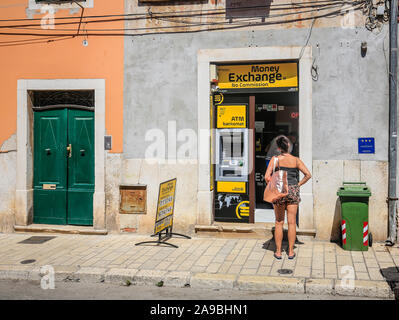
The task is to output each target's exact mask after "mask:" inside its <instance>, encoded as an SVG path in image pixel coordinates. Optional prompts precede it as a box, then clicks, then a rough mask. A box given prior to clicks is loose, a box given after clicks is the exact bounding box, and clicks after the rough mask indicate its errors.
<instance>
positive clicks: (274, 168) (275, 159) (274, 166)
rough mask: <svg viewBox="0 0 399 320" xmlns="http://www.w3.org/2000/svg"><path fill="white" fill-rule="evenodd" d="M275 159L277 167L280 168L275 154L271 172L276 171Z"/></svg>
mask: <svg viewBox="0 0 399 320" xmlns="http://www.w3.org/2000/svg"><path fill="white" fill-rule="evenodd" d="M276 161H277V165H278V169H279V170H280V163H279V161H278V157H277V156H275V157H274V162H273V173H274V172H275V171H276Z"/></svg>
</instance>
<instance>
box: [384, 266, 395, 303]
mask: <svg viewBox="0 0 399 320" xmlns="http://www.w3.org/2000/svg"><path fill="white" fill-rule="evenodd" d="M380 272H381V274H382V276H383V277H384V278H385V281H386V282H387V283H388V285H389V286H390V287H391V289H392V291H393V293H394V294H395V300H399V270H398V268H396V267H389V268H383V269H380Z"/></svg>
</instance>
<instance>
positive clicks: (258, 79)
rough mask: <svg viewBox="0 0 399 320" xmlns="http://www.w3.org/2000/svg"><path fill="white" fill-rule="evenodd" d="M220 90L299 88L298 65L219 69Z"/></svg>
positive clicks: (225, 67) (264, 65)
mask: <svg viewBox="0 0 399 320" xmlns="http://www.w3.org/2000/svg"><path fill="white" fill-rule="evenodd" d="M218 80H219V83H218V86H219V88H220V89H253V88H294V87H298V64H297V63H293V62H289V63H267V64H249V65H225V66H219V67H218Z"/></svg>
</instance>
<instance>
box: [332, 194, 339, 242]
mask: <svg viewBox="0 0 399 320" xmlns="http://www.w3.org/2000/svg"><path fill="white" fill-rule="evenodd" d="M330 241H331V242H341V201H340V200H339V198H337V201H336V202H335V210H334V218H333V223H332V226H331V234H330Z"/></svg>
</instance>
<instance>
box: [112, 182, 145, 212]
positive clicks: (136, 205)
mask: <svg viewBox="0 0 399 320" xmlns="http://www.w3.org/2000/svg"><path fill="white" fill-rule="evenodd" d="M119 192H120V199H119V212H120V213H123V214H129V213H141V214H143V213H146V211H147V186H146V185H141V184H133V185H120V186H119Z"/></svg>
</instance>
